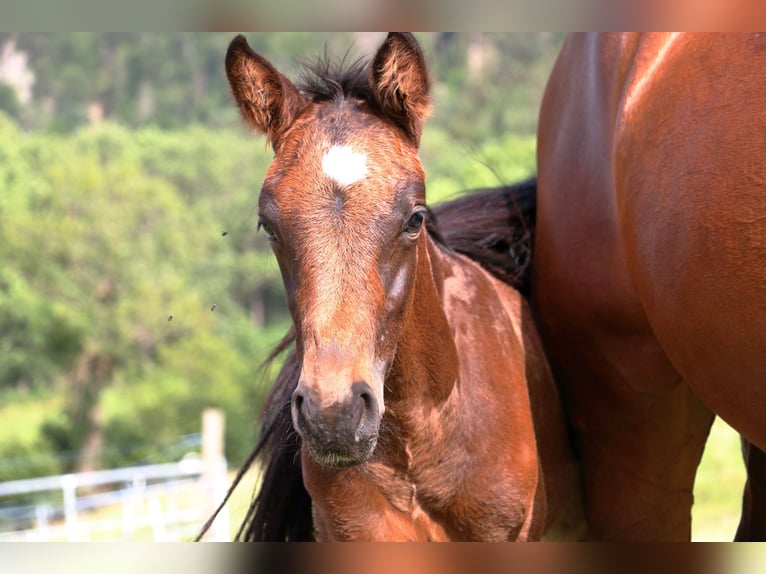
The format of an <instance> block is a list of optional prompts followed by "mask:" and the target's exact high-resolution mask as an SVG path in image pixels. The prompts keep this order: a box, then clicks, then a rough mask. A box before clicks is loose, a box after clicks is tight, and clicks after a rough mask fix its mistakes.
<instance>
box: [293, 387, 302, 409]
mask: <svg viewBox="0 0 766 574" xmlns="http://www.w3.org/2000/svg"><path fill="white" fill-rule="evenodd" d="M293 406H294V407H295V408H296V409H298V410H301V407H302V406H303V393H299V392H298V391H295V393H293Z"/></svg>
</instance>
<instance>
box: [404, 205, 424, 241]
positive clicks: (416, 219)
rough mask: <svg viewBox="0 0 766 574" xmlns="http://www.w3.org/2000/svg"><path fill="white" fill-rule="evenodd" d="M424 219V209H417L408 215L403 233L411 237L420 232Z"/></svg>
mask: <svg viewBox="0 0 766 574" xmlns="http://www.w3.org/2000/svg"><path fill="white" fill-rule="evenodd" d="M424 221H425V210H423V209H418V210H417V211H415V212H413V213H412V215H410V218H409V219H408V220H407V223H405V224H404V233H406V234H408V235H410V236H411V237H416V236H417V235H418V234H419V233H420V229H421V227H423V222H424Z"/></svg>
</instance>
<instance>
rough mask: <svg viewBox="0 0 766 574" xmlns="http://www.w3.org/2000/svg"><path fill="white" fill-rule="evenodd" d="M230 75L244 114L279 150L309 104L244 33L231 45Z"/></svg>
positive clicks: (236, 98)
mask: <svg viewBox="0 0 766 574" xmlns="http://www.w3.org/2000/svg"><path fill="white" fill-rule="evenodd" d="M226 76H227V78H228V79H229V85H230V86H231V91H232V93H233V94H234V99H235V100H236V101H237V105H238V106H239V109H240V111H241V112H242V117H243V118H244V119H245V121H246V122H247V123H248V124H250V126H252V127H253V128H255V129H256V130H257V131H259V132H261V133H265V134H266V137H267V138H268V140H269V143H271V146H272V147H273V148H274V150H275V151H276V150H277V148H278V146H279V138H280V136H281V135H282V134H283V133H284V131H285V130H286V129H287V128H288V127H289V126H290V124H291V123H292V122H293V120H294V119H295V117H296V116H297V115H298V113H299V112H300V111H301V109H302V108H303V107H304V106H305V105H306V100H305V99H304V98H303V96H301V94H300V93H299V92H298V89H297V88H296V87H295V86H294V85H293V83H292V82H291V81H290V80H288V79H287V78H286V77H285V76H283V75H282V74H281V73H279V72H278V71H277V69H276V68H275V67H274V66H273V65H272V64H271V62H269V61H268V60H267V59H266V58H264V57H263V56H261V55H260V54H257V53H255V52H253V50H252V48H250V46H249V45H248V43H247V40H245V37H244V36H242V35H239V36H237V37H236V38H234V39H233V40H232V41H231V44H229V49H228V50H227V52H226Z"/></svg>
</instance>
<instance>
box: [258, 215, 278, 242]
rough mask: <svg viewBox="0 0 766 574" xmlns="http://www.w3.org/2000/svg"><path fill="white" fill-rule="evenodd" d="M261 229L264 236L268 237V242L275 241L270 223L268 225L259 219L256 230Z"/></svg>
mask: <svg viewBox="0 0 766 574" xmlns="http://www.w3.org/2000/svg"><path fill="white" fill-rule="evenodd" d="M261 229H263V232H264V233H265V234H266V237H268V239H269V241H273V240H274V239H276V235H275V233H274V228H273V227H272V225H271V223H269V222H268V221H265V220H264V219H261V218H259V219H258V230H259V231H260V230H261Z"/></svg>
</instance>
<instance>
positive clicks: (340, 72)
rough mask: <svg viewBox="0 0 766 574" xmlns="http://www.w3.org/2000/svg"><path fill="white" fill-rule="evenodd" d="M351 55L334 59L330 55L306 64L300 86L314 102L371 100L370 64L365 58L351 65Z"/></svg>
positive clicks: (303, 63) (305, 94)
mask: <svg viewBox="0 0 766 574" xmlns="http://www.w3.org/2000/svg"><path fill="white" fill-rule="evenodd" d="M348 58H349V54H348V52H346V55H345V56H343V58H341V59H339V60H338V59H333V58H331V57H330V56H329V54H328V53H327V50H326V49H325V53H324V55H322V56H319V57H317V58H316V59H315V60H311V61H303V62H302V70H301V73H300V76H299V78H298V81H297V82H296V86H297V87H298V89H299V90H300V91H301V93H302V94H303V95H304V96H306V97H307V98H309V99H311V100H312V101H314V102H327V101H338V100H352V99H361V100H368V101H369V99H370V96H371V93H372V89H371V87H370V81H369V61H368V59H367V58H364V57H361V58H357V59H356V60H353V61H351V62H348Z"/></svg>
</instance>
